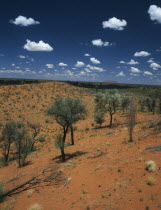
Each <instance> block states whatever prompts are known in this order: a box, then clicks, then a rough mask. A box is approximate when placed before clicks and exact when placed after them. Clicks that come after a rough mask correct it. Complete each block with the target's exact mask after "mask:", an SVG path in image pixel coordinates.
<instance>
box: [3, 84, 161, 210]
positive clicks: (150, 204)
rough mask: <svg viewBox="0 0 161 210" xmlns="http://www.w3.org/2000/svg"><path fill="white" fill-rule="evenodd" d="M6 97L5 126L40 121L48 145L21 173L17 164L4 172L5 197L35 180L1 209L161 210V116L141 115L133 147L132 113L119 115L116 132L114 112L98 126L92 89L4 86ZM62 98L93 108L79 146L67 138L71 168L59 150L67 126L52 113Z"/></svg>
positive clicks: (80, 130) (39, 147) (78, 132)
mask: <svg viewBox="0 0 161 210" xmlns="http://www.w3.org/2000/svg"><path fill="white" fill-rule="evenodd" d="M0 94H1V98H0V121H1V124H2V125H4V124H5V123H6V122H7V121H10V120H14V121H20V122H23V123H27V121H30V122H39V123H40V125H41V131H40V133H39V137H43V139H44V140H43V141H42V142H37V143H36V151H34V152H32V153H31V154H30V155H29V156H28V157H27V163H28V164H27V165H26V166H25V167H22V168H19V167H18V164H17V162H16V161H15V160H13V161H11V162H9V165H8V166H5V167H4V166H3V167H0V183H1V184H3V185H4V193H5V192H8V191H10V190H12V189H14V188H16V187H18V186H20V185H23V184H24V183H25V182H27V181H29V180H31V181H30V182H28V184H26V185H23V186H22V187H20V188H19V189H17V190H16V191H14V192H13V193H11V194H9V196H6V197H5V198H4V199H3V200H2V202H1V203H0V209H2V210H10V209H14V210H25V209H35V210H38V209H44V210H52V209H53V210H66V209H113V210H116V209H120V210H125V209H127V210H134V209H138V210H143V209H147V210H148V209H150V210H153V209H159V208H161V199H160V198H161V188H160V183H161V150H160V149H157V148H154V149H153V147H155V146H160V145H161V143H160V142H161V133H159V132H156V131H154V128H149V124H150V122H151V120H153V119H155V118H157V117H159V114H155V115H153V114H152V113H148V112H144V113H142V112H139V111H138V112H137V124H136V126H135V128H134V134H133V137H134V142H130V143H129V141H128V140H129V134H128V128H127V126H126V113H125V114H122V111H121V110H120V111H118V112H117V113H116V114H115V115H114V122H113V127H112V128H109V127H108V125H109V116H108V114H107V115H106V122H105V123H103V125H102V128H99V127H98V126H96V124H95V123H94V119H93V115H94V101H93V97H94V96H93V94H92V92H90V91H88V90H86V89H85V88H79V87H74V86H72V85H69V84H66V83H62V82H47V83H40V84H25V85H12V86H1V87H0ZM57 96H61V97H72V98H81V99H82V100H83V101H84V103H85V104H86V105H87V110H88V115H87V117H86V119H85V120H82V121H79V122H78V123H77V124H75V125H74V126H75V132H74V137H75V145H73V146H72V145H71V141H70V133H69V134H68V136H67V145H66V147H65V152H66V154H67V160H66V162H64V163H63V162H61V159H60V157H59V156H60V151H59V150H58V149H56V148H55V147H54V140H55V135H56V134H57V133H60V132H62V128H61V127H60V126H59V125H58V124H57V123H56V122H55V120H54V119H53V118H52V116H48V115H47V109H48V108H49V107H50V106H51V104H52V103H53V101H54V98H56V97H57ZM1 130H2V128H1ZM149 147H151V149H147V148H149ZM12 152H13V153H14V147H13V148H12ZM0 156H1V155H0ZM149 160H153V161H154V162H155V163H156V170H155V171H154V172H151V173H150V172H148V171H147V170H145V163H146V162H147V161H149ZM34 177H36V178H35V179H32V178H34ZM149 179H150V180H151V182H150V183H151V185H149V184H148V180H149Z"/></svg>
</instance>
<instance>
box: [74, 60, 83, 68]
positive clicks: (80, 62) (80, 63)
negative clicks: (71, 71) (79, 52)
mask: <svg viewBox="0 0 161 210" xmlns="http://www.w3.org/2000/svg"><path fill="white" fill-rule="evenodd" d="M82 66H85V64H84V63H83V62H82V61H77V63H76V64H75V67H82Z"/></svg>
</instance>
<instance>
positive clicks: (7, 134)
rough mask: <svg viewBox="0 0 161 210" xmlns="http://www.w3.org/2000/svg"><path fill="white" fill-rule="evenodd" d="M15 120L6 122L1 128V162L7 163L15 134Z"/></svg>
mask: <svg viewBox="0 0 161 210" xmlns="http://www.w3.org/2000/svg"><path fill="white" fill-rule="evenodd" d="M15 129H16V122H7V123H6V124H5V126H4V127H3V129H2V136H1V137H0V147H1V149H2V155H3V164H4V165H8V161H9V155H10V149H11V144H12V143H13V140H14V136H15Z"/></svg>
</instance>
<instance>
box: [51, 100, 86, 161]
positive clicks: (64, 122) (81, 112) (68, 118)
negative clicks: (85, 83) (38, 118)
mask: <svg viewBox="0 0 161 210" xmlns="http://www.w3.org/2000/svg"><path fill="white" fill-rule="evenodd" d="M86 113H87V112H86V108H85V105H84V104H83V102H82V101H81V100H80V99H72V98H66V99H63V98H60V97H58V98H56V100H55V101H54V104H53V105H52V107H51V108H50V109H48V114H49V115H51V116H53V117H54V119H55V120H56V122H57V123H58V124H59V125H60V126H62V128H63V136H60V135H59V137H58V138H57V140H56V142H57V143H56V144H58V141H59V140H60V143H59V145H60V149H61V156H62V161H65V152H64V145H65V141H66V136H67V132H68V129H69V128H71V140H72V145H74V134H73V127H72V126H73V124H75V123H76V122H78V121H79V120H82V119H84V118H85V115H86Z"/></svg>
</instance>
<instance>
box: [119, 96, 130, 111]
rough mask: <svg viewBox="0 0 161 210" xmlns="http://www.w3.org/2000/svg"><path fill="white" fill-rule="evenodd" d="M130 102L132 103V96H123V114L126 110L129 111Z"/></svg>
mask: <svg viewBox="0 0 161 210" xmlns="http://www.w3.org/2000/svg"><path fill="white" fill-rule="evenodd" d="M129 104H130V98H128V97H122V98H121V107H122V111H123V114H124V113H125V110H126V111H127V108H128V106H129Z"/></svg>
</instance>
